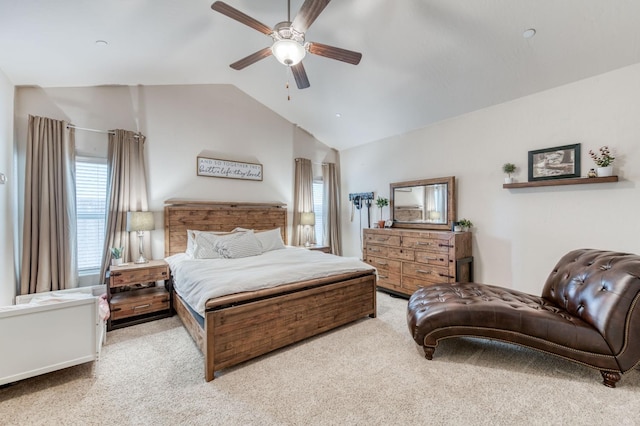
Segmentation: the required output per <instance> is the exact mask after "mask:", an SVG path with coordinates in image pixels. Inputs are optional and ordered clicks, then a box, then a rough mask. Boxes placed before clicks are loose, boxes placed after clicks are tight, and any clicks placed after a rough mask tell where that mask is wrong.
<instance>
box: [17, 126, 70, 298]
mask: <svg viewBox="0 0 640 426" xmlns="http://www.w3.org/2000/svg"><path fill="white" fill-rule="evenodd" d="M68 124H69V123H67V122H66V121H60V120H54V119H51V118H46V117H37V116H32V115H29V123H28V131H27V152H26V159H25V163H26V164H25V190H24V191H25V193H24V227H23V234H22V264H21V269H20V294H31V293H41V292H45V291H55V290H63V289H66V288H74V287H77V282H78V271H77V259H76V257H77V246H76V184H75V138H74V137H75V133H74V130H73V129H72V128H69V125H68Z"/></svg>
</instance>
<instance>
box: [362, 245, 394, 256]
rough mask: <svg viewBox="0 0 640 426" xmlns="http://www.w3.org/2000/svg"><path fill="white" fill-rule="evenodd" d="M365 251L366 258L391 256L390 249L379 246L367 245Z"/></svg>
mask: <svg viewBox="0 0 640 426" xmlns="http://www.w3.org/2000/svg"><path fill="white" fill-rule="evenodd" d="M364 249H365V254H364V255H365V257H368V256H377V257H387V256H388V255H389V247H386V246H379V245H377V244H367V245H366V247H365V248H364Z"/></svg>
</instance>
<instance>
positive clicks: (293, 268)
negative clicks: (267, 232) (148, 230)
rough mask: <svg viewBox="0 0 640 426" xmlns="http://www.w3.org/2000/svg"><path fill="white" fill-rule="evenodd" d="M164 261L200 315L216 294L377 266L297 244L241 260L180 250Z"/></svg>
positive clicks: (175, 282)
mask: <svg viewBox="0 0 640 426" xmlns="http://www.w3.org/2000/svg"><path fill="white" fill-rule="evenodd" d="M165 260H166V261H167V262H168V263H169V267H170V268H171V274H172V275H173V281H174V289H175V291H176V292H177V293H178V294H179V295H180V297H182V298H183V300H184V301H185V302H187V303H188V304H189V305H190V306H191V307H192V308H193V309H194V310H195V311H196V312H198V313H199V314H200V315H204V310H205V303H206V302H207V300H209V299H212V298H215V297H220V296H224V295H228V294H234V293H240V292H243V291H252V290H259V289H264V288H271V287H276V286H278V285H282V284H289V283H294V282H298V281H304V280H311V279H316V278H324V277H328V276H331V275H337V274H343V273H349V272H356V271H370V270H373V269H374V268H373V267H372V266H370V265H368V264H366V263H364V262H362V261H360V260H359V259H356V258H350V257H341V256H334V255H329V254H326V253H321V252H319V251H315V250H307V249H304V248H298V247H287V248H285V249H281V250H272V251H268V252H266V253H263V254H261V255H259V256H251V257H244V258H240V259H193V258H191V257H190V256H188V255H186V254H184V253H179V254H175V255H173V256H169V257H167V258H166V259H165Z"/></svg>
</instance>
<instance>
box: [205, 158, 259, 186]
mask: <svg viewBox="0 0 640 426" xmlns="http://www.w3.org/2000/svg"><path fill="white" fill-rule="evenodd" d="M196 173H197V175H198V176H209V177H220V178H228V179H244V180H258V181H261V180H262V164H255V163H244V162H240V161H229V160H221V159H219V158H206V157H198V164H197V168H196Z"/></svg>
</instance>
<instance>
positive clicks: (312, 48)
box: [308, 43, 362, 65]
mask: <svg viewBox="0 0 640 426" xmlns="http://www.w3.org/2000/svg"><path fill="white" fill-rule="evenodd" d="M308 50H309V53H313V54H314V55H319V56H324V57H325V58H330V59H336V60H338V61H342V62H346V63H348V64H352V65H358V64H359V63H360V59H362V53H359V52H354V51H352V50H346V49H341V48H339V47H333V46H328V45H326V44H322V43H309V49H308Z"/></svg>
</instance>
